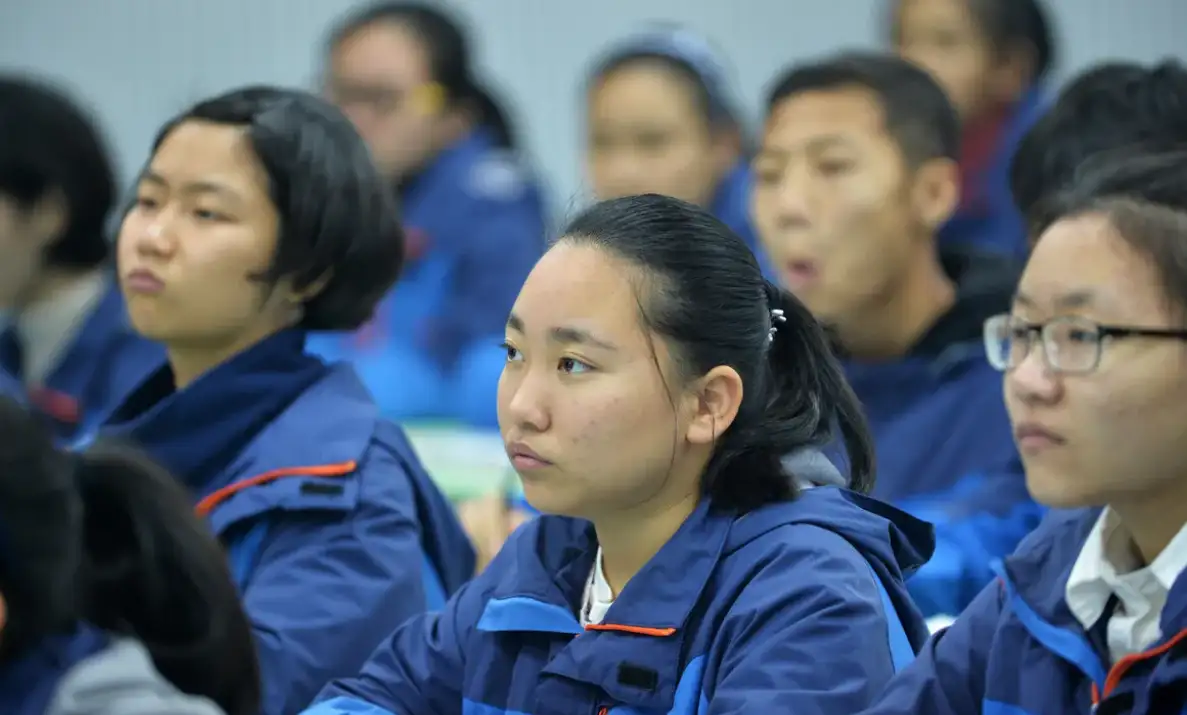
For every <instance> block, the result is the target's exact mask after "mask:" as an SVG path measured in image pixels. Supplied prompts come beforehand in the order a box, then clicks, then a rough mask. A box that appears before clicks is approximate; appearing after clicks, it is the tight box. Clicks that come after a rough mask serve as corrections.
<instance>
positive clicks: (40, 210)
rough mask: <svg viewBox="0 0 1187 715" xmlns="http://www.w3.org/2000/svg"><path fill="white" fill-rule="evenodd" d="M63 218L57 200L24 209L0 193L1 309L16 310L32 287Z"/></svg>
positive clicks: (60, 228) (61, 225) (59, 230)
mask: <svg viewBox="0 0 1187 715" xmlns="http://www.w3.org/2000/svg"><path fill="white" fill-rule="evenodd" d="M65 221H66V216H65V210H64V207H62V206H61V202H60V201H56V200H53V199H48V198H47V199H45V200H43V201H41V202H40V203H39V204H37V205H35V206H33V207H31V208H25V207H22V206H21V205H19V204H18V203H17V202H16V201H14V200H13V199H11V198H9V197H8V196H6V195H5V194H3V193H0V312H2V311H8V310H14V309H17V308H18V307H19V306H20V304H21V303H22V302H23V301H24V300H25V298H26V297H27V296H28V294H29V293H30V292H31V291H32V290H33V289H34V286H35V284H36V282H37V279H38V276H40V275H41V273H42V270H43V268H44V265H45V251H46V249H47V248H49V246H50V244H51V243H53V242H54V240H55V239H56V238H57V237H58V236H59V235H60V233H61V231H62V229H63V228H64V226H65Z"/></svg>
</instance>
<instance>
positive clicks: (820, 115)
mask: <svg viewBox="0 0 1187 715" xmlns="http://www.w3.org/2000/svg"><path fill="white" fill-rule="evenodd" d="M827 139H834V140H836V139H839V140H847V141H851V142H853V141H857V142H865V143H871V142H887V143H889V142H890V135H889V134H887V132H886V123H885V120H884V115H883V112H882V106H881V105H880V104H879V103H878V99H877V97H876V96H875V94H874V93H873V92H872V91H870V90H868V89H865V88H863V87H857V86H846V87H838V88H836V89H819V90H815V89H814V90H809V91H806V92H800V93H798V94H794V95H792V96H790V97H788V98H786V99H784V100H783V101H781V102H779V103H778V104H777V105H775V107H774V108H773V109H772V110H771V114H770V117H769V118H768V119H767V124H766V131H765V134H764V138H763V144H764V146H765V147H770V146H777V147H779V148H784V149H793V148H798V146H799V145H801V144H807V143H812V142H818V141H823V140H827Z"/></svg>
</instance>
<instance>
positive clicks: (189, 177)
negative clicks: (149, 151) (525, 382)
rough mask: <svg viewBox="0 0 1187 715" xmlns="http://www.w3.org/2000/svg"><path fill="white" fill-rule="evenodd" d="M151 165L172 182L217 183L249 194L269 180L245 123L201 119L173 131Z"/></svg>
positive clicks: (265, 184)
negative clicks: (243, 125)
mask: <svg viewBox="0 0 1187 715" xmlns="http://www.w3.org/2000/svg"><path fill="white" fill-rule="evenodd" d="M149 169H150V170H151V171H152V172H153V173H154V174H156V175H158V176H160V177H161V178H163V179H164V180H165V181H167V182H168V183H170V184H178V185H181V184H185V183H197V182H204V183H217V184H221V185H225V186H227V187H228V188H231V189H232V190H234V191H237V192H239V193H245V194H247V193H253V192H260V191H261V190H264V189H266V187H267V183H268V182H267V174H266V172H265V171H264V167H263V166H262V165H261V164H260V162H259V159H258V158H257V157H256V154H255V151H254V150H253V149H252V147H251V142H250V141H249V140H248V138H247V133H246V132H245V131H244V130H243V128H242V127H236V126H230V125H225V124H214V123H212V122H204V121H197V120H190V121H185V122H182V123H181V124H179V125H178V126H177V127H176V128H174V129H173V131H171V132H169V134H168V135H167V136H166V137H165V139H164V141H162V142H161V145H160V146H159V147H157V150H156V152H155V153H154V154H153V156H152V159H151V161H150V162H149Z"/></svg>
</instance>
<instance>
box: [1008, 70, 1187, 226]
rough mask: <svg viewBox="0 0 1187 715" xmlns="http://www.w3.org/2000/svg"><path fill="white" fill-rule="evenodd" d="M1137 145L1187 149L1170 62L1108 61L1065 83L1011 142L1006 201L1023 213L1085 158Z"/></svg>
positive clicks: (1186, 108) (1185, 97)
mask: <svg viewBox="0 0 1187 715" xmlns="http://www.w3.org/2000/svg"><path fill="white" fill-rule="evenodd" d="M1139 144H1144V145H1162V146H1167V147H1171V146H1175V145H1182V146H1187V70H1185V69H1184V68H1183V65H1182V64H1180V63H1179V62H1177V61H1167V62H1161V63H1159V64H1156V65H1152V66H1144V65H1140V64H1136V63H1133V62H1110V63H1106V64H1102V65H1098V66H1095V67H1092V68H1090V69H1088V70H1086V71H1085V72H1083V73H1082V74H1080V75H1078V76H1077V77H1075V78H1073V79H1072V80H1071V81H1070V82H1068V84H1067V85H1066V86H1065V87H1064V88H1063V90H1062V91H1060V93H1059V97H1058V98H1057V99H1056V101H1055V104H1054V105H1053V106H1052V107H1051V109H1050V110H1049V111H1048V112H1047V113H1046V114H1044V115H1043V117H1042V118H1041V119H1039V121H1038V122H1036V123H1035V125H1034V126H1033V127H1031V129H1030V131H1028V132H1027V133H1026V136H1024V137H1023V138H1022V141H1021V142H1020V143H1019V144H1018V151H1017V152H1016V153H1015V154H1014V160H1013V163H1012V164H1011V166H1010V191H1011V193H1012V194H1013V196H1014V203H1015V204H1017V206H1018V209H1019V211H1021V212H1022V214H1023V215H1024V216H1028V215H1029V214H1030V213H1031V212H1032V211H1034V210H1035V209H1036V208H1037V207H1038V206H1039V205H1040V203H1041V201H1042V199H1043V198H1044V197H1046V196H1049V195H1051V194H1055V193H1058V191H1059V190H1060V189H1062V188H1064V187H1065V186H1066V185H1067V184H1068V183H1069V182H1071V180H1072V179H1073V178H1074V177H1075V175H1076V172H1077V170H1078V169H1079V168H1080V167H1081V166H1082V165H1083V163H1084V161H1085V160H1087V159H1088V158H1090V157H1092V156H1095V155H1096V154H1099V153H1101V152H1107V151H1114V150H1120V149H1123V148H1125V147H1127V146H1136V145H1139ZM1031 238H1032V239H1033V238H1036V236H1034V235H1033V234H1032V235H1031Z"/></svg>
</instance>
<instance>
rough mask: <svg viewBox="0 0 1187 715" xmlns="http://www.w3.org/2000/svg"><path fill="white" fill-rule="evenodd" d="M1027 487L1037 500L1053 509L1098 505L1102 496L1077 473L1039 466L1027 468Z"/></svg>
mask: <svg viewBox="0 0 1187 715" xmlns="http://www.w3.org/2000/svg"><path fill="white" fill-rule="evenodd" d="M1026 489H1027V491H1029V492H1030V496H1031V497H1032V498H1033V499H1034V500H1035V501H1036V502H1038V503H1040V504H1042V505H1043V506H1047V507H1051V508H1052V509H1078V508H1080V507H1086V506H1096V505H1098V504H1100V503H1101V498H1102V497H1101V495H1100V494H1099V493H1097V491H1096V490H1095V489H1093V488H1092V485H1091V483H1085V481H1084V480H1083V479H1082V478H1077V476H1076V475H1070V474H1067V473H1065V472H1063V471H1060V472H1054V471H1052V470H1044V469H1038V468H1028V469H1027V470H1026Z"/></svg>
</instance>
